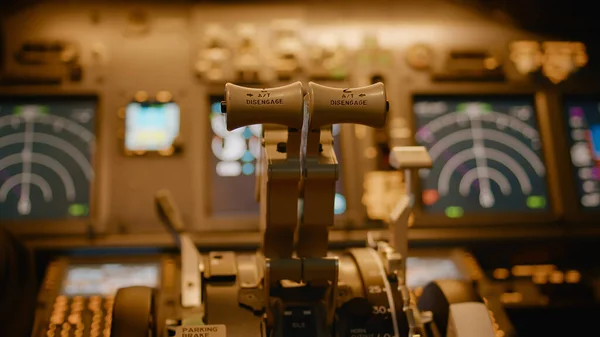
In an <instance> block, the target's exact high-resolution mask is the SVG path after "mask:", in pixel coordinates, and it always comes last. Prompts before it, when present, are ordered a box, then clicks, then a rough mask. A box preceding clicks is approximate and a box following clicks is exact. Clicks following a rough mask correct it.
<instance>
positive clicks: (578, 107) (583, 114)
mask: <svg viewBox="0 0 600 337" xmlns="http://www.w3.org/2000/svg"><path fill="white" fill-rule="evenodd" d="M564 106H565V114H564V115H565V118H566V125H567V132H568V139H569V149H570V154H571V163H572V165H573V168H574V174H575V181H576V182H577V192H578V194H579V195H578V197H579V204H580V205H581V208H582V209H584V210H594V211H597V210H599V209H600V184H599V183H600V99H598V98H596V99H594V98H590V97H587V98H586V97H579V98H578V97H568V98H566V99H565V102H564Z"/></svg>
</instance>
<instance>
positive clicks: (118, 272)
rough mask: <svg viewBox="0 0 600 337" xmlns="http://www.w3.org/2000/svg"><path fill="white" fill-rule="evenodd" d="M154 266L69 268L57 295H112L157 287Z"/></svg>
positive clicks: (129, 265)
mask: <svg viewBox="0 0 600 337" xmlns="http://www.w3.org/2000/svg"><path fill="white" fill-rule="evenodd" d="M159 269H160V268H159V267H158V265H157V264H155V263H154V264H153V263H146V264H121V263H110V264H88V265H73V266H70V267H69V268H68V270H67V276H66V278H65V281H64V283H63V287H62V290H61V293H62V294H63V295H67V296H76V295H80V296H90V295H104V296H106V295H114V294H116V292H117V290H119V289H120V288H124V287H131V286H146V287H152V288H155V287H158V285H159V277H160V270H159Z"/></svg>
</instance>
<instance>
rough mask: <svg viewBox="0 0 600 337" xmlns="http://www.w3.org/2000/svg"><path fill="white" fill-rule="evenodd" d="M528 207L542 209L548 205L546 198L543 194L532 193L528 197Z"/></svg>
mask: <svg viewBox="0 0 600 337" xmlns="http://www.w3.org/2000/svg"><path fill="white" fill-rule="evenodd" d="M527 207H529V208H531V209H540V208H544V207H546V198H545V197H544V196H541V195H532V196H529V197H527Z"/></svg>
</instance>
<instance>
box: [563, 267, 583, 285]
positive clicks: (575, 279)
mask: <svg viewBox="0 0 600 337" xmlns="http://www.w3.org/2000/svg"><path fill="white" fill-rule="evenodd" d="M565 280H566V281H567V283H579V281H581V273H579V272H578V271H577V270H569V271H568V272H567V273H566V274H565Z"/></svg>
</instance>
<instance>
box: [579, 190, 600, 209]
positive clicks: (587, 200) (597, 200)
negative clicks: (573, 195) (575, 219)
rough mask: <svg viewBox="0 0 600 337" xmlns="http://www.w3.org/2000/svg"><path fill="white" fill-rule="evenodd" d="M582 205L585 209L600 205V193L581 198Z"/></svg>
mask: <svg viewBox="0 0 600 337" xmlns="http://www.w3.org/2000/svg"><path fill="white" fill-rule="evenodd" d="M581 205H583V206H584V207H596V206H598V205H600V193H592V194H586V195H584V196H583V197H581Z"/></svg>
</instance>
